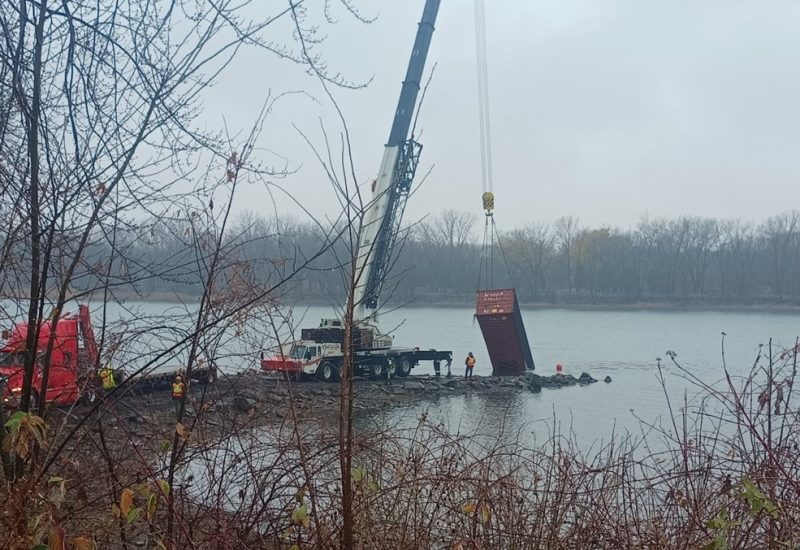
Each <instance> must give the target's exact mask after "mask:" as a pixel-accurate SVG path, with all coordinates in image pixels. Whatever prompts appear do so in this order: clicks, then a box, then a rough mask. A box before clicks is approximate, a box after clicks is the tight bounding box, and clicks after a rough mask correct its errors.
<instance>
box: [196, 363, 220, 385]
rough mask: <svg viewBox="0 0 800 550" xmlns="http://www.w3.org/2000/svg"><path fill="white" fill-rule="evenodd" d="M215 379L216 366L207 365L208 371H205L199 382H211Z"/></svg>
mask: <svg viewBox="0 0 800 550" xmlns="http://www.w3.org/2000/svg"><path fill="white" fill-rule="evenodd" d="M216 381H217V367H214V366H209V367H208V372H206V373H205V374H204V376H203V378H202V380H200V383H201V384H213V383H214V382H216Z"/></svg>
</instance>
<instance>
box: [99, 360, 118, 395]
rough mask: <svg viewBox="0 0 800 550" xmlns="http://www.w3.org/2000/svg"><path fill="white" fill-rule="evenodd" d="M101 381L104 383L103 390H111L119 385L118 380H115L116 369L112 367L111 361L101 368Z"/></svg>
mask: <svg viewBox="0 0 800 550" xmlns="http://www.w3.org/2000/svg"><path fill="white" fill-rule="evenodd" d="M99 375H100V383H101V384H102V385H103V391H105V392H110V391H111V390H113V389H114V388H116V387H117V382H116V380H114V370H113V369H112V368H111V364H110V363H106V364H105V366H104V367H103V368H102V369H100V373H99Z"/></svg>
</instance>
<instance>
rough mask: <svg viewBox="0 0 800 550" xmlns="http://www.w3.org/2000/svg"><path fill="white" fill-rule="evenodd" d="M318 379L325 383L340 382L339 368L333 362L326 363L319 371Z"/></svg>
mask: <svg viewBox="0 0 800 550" xmlns="http://www.w3.org/2000/svg"><path fill="white" fill-rule="evenodd" d="M317 378H319V379H320V380H322V381H323V382H336V381H337V380H339V366H338V365H337V364H335V363H334V362H333V361H325V362H324V363H322V364H321V365H320V366H319V368H318V369H317Z"/></svg>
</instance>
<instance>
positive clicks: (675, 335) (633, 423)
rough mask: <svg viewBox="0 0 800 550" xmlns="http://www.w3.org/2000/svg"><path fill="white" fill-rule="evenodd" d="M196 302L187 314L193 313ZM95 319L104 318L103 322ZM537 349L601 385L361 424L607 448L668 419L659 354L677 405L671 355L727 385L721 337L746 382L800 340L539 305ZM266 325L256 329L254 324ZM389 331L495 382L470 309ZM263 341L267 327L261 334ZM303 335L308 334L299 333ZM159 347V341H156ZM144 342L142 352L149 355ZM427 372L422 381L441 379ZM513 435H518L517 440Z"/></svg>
mask: <svg viewBox="0 0 800 550" xmlns="http://www.w3.org/2000/svg"><path fill="white" fill-rule="evenodd" d="M193 307H194V306H188V309H189V310H191V309H192V308H193ZM186 310H187V306H182V305H179V304H170V303H157V302H142V303H129V304H128V305H127V309H121V308H119V307H118V306H109V309H108V317H109V319H110V320H117V319H126V318H129V317H131V316H132V315H133V313H131V312H140V313H149V314H154V315H160V314H162V313H164V312H173V314H176V315H177V314H179V313H180V312H185V311H186ZM95 316H96V317H97V315H96V314H95ZM334 316H335V314H334V312H333V311H332V310H330V309H328V308H322V307H296V308H295V309H294V311H293V317H294V320H295V323H296V326H298V327H302V326H316V325H317V323H318V322H319V319H320V318H323V317H334ZM523 317H524V321H525V326H526V329H527V332H528V335H529V338H530V341H531V344H532V348H533V356H534V360H535V362H536V367H537V372H538V373H540V374H552V373H554V372H555V365H556V364H557V363H561V364H562V365H564V369H565V372H566V373H570V374H573V375H575V376H578V375H580V374H581V372H588V373H589V374H591V375H592V376H594V377H595V378H597V379H598V380H601V379H602V378H604V377H605V376H607V375H608V376H610V377H611V378H612V379H613V382H612V383H611V384H604V383H603V382H600V383H598V384H593V385H591V386H587V387H573V388H564V389H559V390H548V389H545V390H543V391H542V393H540V394H531V393H529V392H527V391H513V390H509V392H508V394H507V395H503V396H499V397H498V396H497V395H484V394H480V393H477V392H476V393H475V394H473V395H466V396H464V395H461V396H442V397H440V398H438V399H436V400H434V401H426V402H424V403H422V404H417V405H414V406H411V407H408V406H406V407H398V408H392V409H389V410H387V411H383V412H382V413H381V414H380V415H379V416H377V417H369V418H360V419H359V421H360V422H361V423H362V426H364V425H368V424H370V423H373V422H378V423H382V424H386V425H390V426H399V427H408V426H413V425H414V423H415V422H416V419H417V418H418V417H419V415H420V414H422V413H423V412H427V414H428V418H429V419H432V420H435V421H439V422H442V423H443V424H444V425H445V426H446V427H448V428H449V429H450V430H451V431H453V432H462V433H470V432H474V431H479V432H484V433H487V434H497V433H498V432H500V431H501V430H504V431H505V432H507V433H508V434H516V433H524V434H527V435H526V437H528V436H530V437H534V436H535V438H536V439H539V438H544V437H546V436H547V435H548V433H549V432H550V431H551V430H552V428H553V425H554V420H553V419H554V418H556V419H557V420H556V421H555V425H556V427H557V429H558V431H560V432H562V433H565V432H568V431H574V433H575V434H576V436H577V437H578V439H579V440H580V441H581V442H582V443H586V444H588V443H591V442H594V441H599V440H607V439H608V438H609V437H610V435H611V434H612V432H613V431H614V430H617V431H620V430H626V429H627V430H631V431H634V432H637V431H639V429H640V423H639V421H638V420H637V418H641V419H643V420H645V421H647V422H657V421H658V419H659V418H660V417H662V418H663V415H664V414H665V413H666V411H667V407H666V399H665V395H664V391H663V389H662V388H661V385H660V383H659V379H658V371H657V368H656V357H661V358H663V359H665V361H664V363H663V371H664V373H665V377H666V384H667V393H668V395H669V396H670V398H671V399H672V400H673V405H674V406H675V408H676V409H677V408H679V407H680V406H681V404H682V402H683V399H684V396H686V397H687V399H689V400H690V402H692V398H693V397H695V395H696V394H697V391H696V390H695V389H694V387H693V386H691V385H690V384H689V383H688V382H687V381H686V380H685V377H684V375H682V374H681V373H680V371H679V369H677V368H676V367H675V366H674V365H672V364H671V363H670V361H669V360H668V358H667V355H666V353H665V352H666V351H667V350H673V351H675V352H676V353H677V360H678V361H679V362H680V363H681V364H682V366H683V367H685V368H686V370H687V371H689V372H690V373H691V374H692V375H694V376H697V377H698V378H700V379H702V380H703V381H705V382H708V383H714V382H719V381H720V380H721V379H722V376H723V372H722V354H721V333H722V332H723V331H724V332H725V333H726V334H727V336H726V337H725V355H726V359H727V364H728V368H729V369H730V370H731V371H732V372H733V373H734V374H737V375H743V374H745V373H747V372H748V371H749V370H750V368H751V366H752V364H753V362H754V360H755V358H756V355H757V353H758V350H759V344H764V346H765V347H764V350H765V351H766V345H767V344H768V342H769V339H770V338H772V339H773V348H774V349H782V348H785V347H790V346H791V345H792V344H793V343H794V341H795V338H796V337H797V336H798V335H800V314H797V313H785V312H776V313H773V312H756V311H741V312H735V311H707V312H696V311H691V312H687V311H650V310H642V311H597V310H588V311H583V310H564V309H541V310H528V311H524V313H523ZM258 323H259V320H257V319H251V320H249V322H248V324H249V325H251V326H257V325H258ZM381 328H382V329H383V330H385V331H391V332H392V333H393V334H394V337H395V344H396V345H397V346H419V347H422V348H437V349H446V350H452V351H453V352H454V355H455V361H454V363H455V364H454V371H455V373H456V374H457V375H462V374H463V372H462V370H461V365H462V364H463V358H464V356H465V355H466V353H467V352H469V351H472V352H473V353H474V354H475V356H476V358H477V365H476V367H475V372H476V374H480V375H489V374H491V365H490V363H489V358H488V355H487V353H486V348H485V345H484V343H483V339H482V337H481V333H480V329H479V327H478V325H477V323H476V322H475V321H474V319H473V310H472V309H471V308H404V309H402V310H398V311H393V312H389V313H387V314H385V315H383V316H382V317H381ZM264 332H265V333H266V332H267V331H264ZM295 336H299V330H297V331H296V333H295ZM154 343H155V342H151V345H152V347H153V348H155V346H154V345H153V344H154ZM228 345H232V346H235V347H237V348H238V350H237V351H238V352H239V353H240V355H239V356H236V357H231V358H228V359H227V360H226V361H225V362H223V368H224V369H225V370H229V371H236V370H241V369H243V368H253V367H256V366H257V358H258V354H259V349H257V348H258V345H259V344H258V343H257V339H248V341H247V342H244V341H241V339H240V340H237V339H235V338H234V339H232V340H231V341H230V342H229V344H228ZM146 347H147V345H146V344H143V345H140V346H139V347H138V350H137V353H141V351H140V350H141V349H144V348H146ZM431 371H432V367H431V366H430V365H424V366H421V367H420V368H418V369H416V371H415V372H416V373H417V374H432V372H431ZM509 437H511V436H509Z"/></svg>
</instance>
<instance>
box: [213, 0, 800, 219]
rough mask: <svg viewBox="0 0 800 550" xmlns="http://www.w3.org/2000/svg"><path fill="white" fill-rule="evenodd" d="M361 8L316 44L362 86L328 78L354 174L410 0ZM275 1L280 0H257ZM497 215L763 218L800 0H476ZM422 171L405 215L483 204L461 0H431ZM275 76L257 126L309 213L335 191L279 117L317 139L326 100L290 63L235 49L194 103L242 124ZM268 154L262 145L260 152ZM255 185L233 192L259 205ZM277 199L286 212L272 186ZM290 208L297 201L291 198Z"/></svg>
mask: <svg viewBox="0 0 800 550" xmlns="http://www.w3.org/2000/svg"><path fill="white" fill-rule="evenodd" d="M354 1H355V3H356V4H357V5H359V6H361V8H362V11H363V12H364V13H365V15H367V16H374V15H378V19H377V20H376V21H375V22H374V23H373V24H371V25H367V26H364V25H361V24H358V23H354V22H353V21H352V20H351V18H349V17H347V16H346V15H345V14H344V13H338V14H337V15H338V16H339V18H340V23H339V24H337V25H335V26H333V27H330V28H327V29H326V33H327V35H328V39H327V43H326V45H325V49H324V53H325V56H326V58H327V60H328V62H329V64H330V67H331V68H332V69H333V70H335V71H340V72H341V73H342V74H343V75H345V77H347V78H348V79H350V80H353V81H367V80H369V79H370V78H372V79H373V80H372V82H371V84H370V85H369V87H367V88H366V89H364V90H358V91H348V90H337V91H336V92H335V93H336V96H337V99H338V100H339V102H340V105H341V107H342V109H343V111H344V113H345V116H346V118H347V120H348V124H349V125H350V131H351V137H352V142H353V146H354V151H353V154H354V157H355V159H356V169H357V174H358V178H359V181H360V182H362V183H365V182H368V181H369V180H370V179H371V178H372V177H374V175H375V173H376V172H377V170H378V166H379V163H380V160H381V155H382V152H383V144H384V142H385V140H386V138H387V137H388V133H389V128H390V125H391V120H392V116H393V114H394V108H395V105H396V102H397V98H398V95H399V92H400V82H401V80H402V77H403V76H404V74H405V69H406V64H407V61H408V56H409V54H410V51H411V45H412V42H413V39H414V35H415V32H416V23H417V21H418V20H419V18H420V15H421V12H422V6H423V4H424V1H423V0H403V1H399V0H394V1H389V0H354ZM264 4H265V5H266V4H269V5H271V6H280V7H283V6H284V5H285V2H277V1H270V2H265V3H264ZM486 9H487V14H486V16H487V41H488V49H489V51H488V57H489V78H490V83H489V85H490V90H489V93H490V101H491V111H492V137H493V146H494V168H495V169H494V181H495V185H494V187H495V188H494V192H495V195H496V197H497V198H496V204H497V218H496V219H497V223H498V225H499V226H500V228H501V229H511V228H513V227H517V226H521V225H524V224H526V223H529V222H533V221H545V222H552V221H553V220H555V219H556V218H558V217H560V216H575V217H578V218H580V220H581V222H583V223H585V224H588V225H600V224H606V225H611V226H616V227H628V226H631V225H635V224H636V223H637V221H638V220H639V219H640V218H641V216H642V215H645V214H646V215H649V216H650V217H661V216H666V217H675V216H679V215H682V214H689V215H698V216H712V217H719V218H737V217H738V218H744V219H746V220H761V219H763V218H765V217H767V216H769V215H772V214H776V213H779V212H782V211H785V210H790V209H792V208H795V207H796V203H795V202H794V199H795V197H796V193H797V191H796V189H797V181H796V180H797V178H798V174H800V154H799V153H800V148H799V147H798V145H800V144H798V141H799V138H798V135H799V134H798V123H800V103H799V100H798V98H800V55H798V52H800V3H799V2H790V1H776V0H769V1H765V2H749V1H736V0H727V1H722V0H704V1H703V2H689V1H682V0H677V1H675V0H673V1H670V2H666V1H661V2H651V1H643V0H605V1H603V2H598V1H597V0H558V1H556V0H542V1H528V0H525V1H522V0H488V1H487V8H486ZM434 63H437V64H438V66H437V68H436V73H435V76H434V80H433V82H432V84H431V87H430V89H429V91H428V96H427V97H426V99H425V103H424V105H423V111H422V114H421V119H420V128H421V129H422V130H423V133H422V135H421V141H422V142H423V144H424V146H425V150H424V151H423V157H422V168H421V172H422V173H424V172H426V171H427V170H428V169H429V168H433V171H432V173H431V175H430V177H429V178H428V180H427V181H426V182H425V183H424V184H423V186H422V188H421V189H420V190H419V191H418V192H417V193H416V194H415V195H414V196H413V197H412V198H411V199H410V201H409V203H408V207H407V209H406V217H405V221H406V222H411V221H414V220H417V219H420V218H421V217H423V216H425V215H426V214H429V213H436V212H438V211H440V210H442V209H446V208H455V209H459V210H469V211H473V212H475V213H480V212H481V203H480V195H481V193H482V189H481V181H480V171H479V162H480V160H479V151H480V150H479V135H478V112H477V111H478V107H477V91H476V87H477V84H476V79H477V77H476V66H475V40H474V22H473V3H472V1H471V0H442V5H441V9H440V12H439V17H438V22H437V28H436V32H435V33H434V36H433V44H432V47H431V51H430V55H429V57H428V65H427V69H428V71H429V70H430V68H431V67H432V66H433V64H434ZM268 89H272V90H273V92H280V91H291V90H298V89H304V90H307V91H308V92H310V93H311V94H313V95H314V97H316V98H317V99H318V100H319V103H315V102H314V101H312V100H310V99H308V98H305V97H301V96H294V97H292V98H288V99H286V100H285V101H282V102H281V103H280V104H279V105H278V106H277V110H276V112H275V115H274V116H273V117H271V118H270V120H269V122H268V124H267V127H266V128H265V133H264V136H263V139H262V145H263V146H264V147H265V148H269V149H270V150H272V151H274V152H276V153H279V154H280V155H282V156H284V157H286V158H287V159H288V161H289V163H290V166H292V167H294V168H297V170H298V171H297V173H295V174H293V175H292V176H290V177H289V178H287V179H286V180H284V181H283V182H282V185H283V186H284V187H285V188H286V189H287V190H289V191H290V192H291V193H292V194H293V195H294V196H295V198H296V199H297V200H299V201H300V202H301V203H303V204H304V205H305V206H306V207H307V208H309V209H310V210H311V211H312V212H313V213H314V214H315V215H335V214H336V212H337V206H338V204H337V203H336V201H335V198H334V194H333V192H332V190H331V189H330V186H329V185H328V183H327V182H326V180H325V178H324V173H323V172H322V171H321V170H320V168H319V165H318V163H317V162H316V161H315V160H314V158H313V155H312V154H311V153H310V151H309V148H308V146H307V145H305V144H304V143H303V142H302V140H301V139H300V137H299V135H298V133H297V131H296V130H294V129H293V128H292V123H294V124H296V125H297V126H298V127H300V128H301V129H302V130H303V131H305V132H307V133H308V134H309V135H310V136H311V137H312V140H314V141H315V143H318V144H320V145H321V144H322V139H321V134H320V132H319V122H318V119H319V117H322V118H323V120H324V121H325V124H326V127H327V129H328V132H329V133H330V134H332V135H337V134H338V131H339V130H338V128H337V126H336V120H335V118H333V117H332V116H331V108H330V104H329V103H328V102H327V101H326V100H324V99H323V95H322V93H321V90H320V87H319V85H318V84H317V83H316V82H315V81H313V80H312V79H310V78H309V77H307V76H305V75H304V74H303V73H302V71H299V70H297V69H296V68H292V67H290V66H288V65H287V64H286V63H279V62H276V61H275V60H273V59H271V58H269V57H268V56H267V55H266V54H264V53H257V52H246V53H245V54H244V55H242V56H241V57H240V58H239V59H238V60H237V61H236V63H235V66H234V67H232V68H231V71H230V72H229V73H228V74H227V76H226V77H225V78H224V80H223V81H222V82H221V83H220V84H219V85H218V86H217V87H216V88H215V89H214V90H213V91H212V92H211V93H210V94H209V97H208V98H207V100H206V106H207V108H206V112H205V121H206V123H207V124H209V125H210V126H213V125H215V124H219V122H220V121H221V120H222V116H224V117H225V120H226V122H227V124H228V127H229V128H230V129H235V128H237V127H244V126H246V125H247V122H248V121H249V120H250V119H251V118H252V116H253V114H254V113H255V112H256V111H257V110H258V107H259V105H260V103H261V101H262V100H263V97H264V95H265V94H266V91H267V90H268ZM263 155H264V156H263V158H265V159H273V160H274V159H275V158H276V157H273V156H270V155H269V154H268V153H266V152H264V153H263ZM271 204H272V203H271V200H270V198H269V197H268V196H266V195H264V193H263V191H262V190H261V189H259V188H256V187H249V188H246V189H244V190H243V192H242V194H241V196H240V197H239V199H238V201H237V205H236V208H237V209H238V210H242V209H251V210H256V211H262V212H264V213H265V214H271V213H272V211H273V210H272V206H271ZM277 207H278V208H279V210H280V211H281V213H282V214H286V213H287V212H298V210H297V208H296V207H295V206H293V205H292V204H291V203H290V202H289V201H287V200H286V199H284V198H280V197H278V198H277ZM297 217H298V218H302V216H301V215H300V213H299V212H298V216H297Z"/></svg>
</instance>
